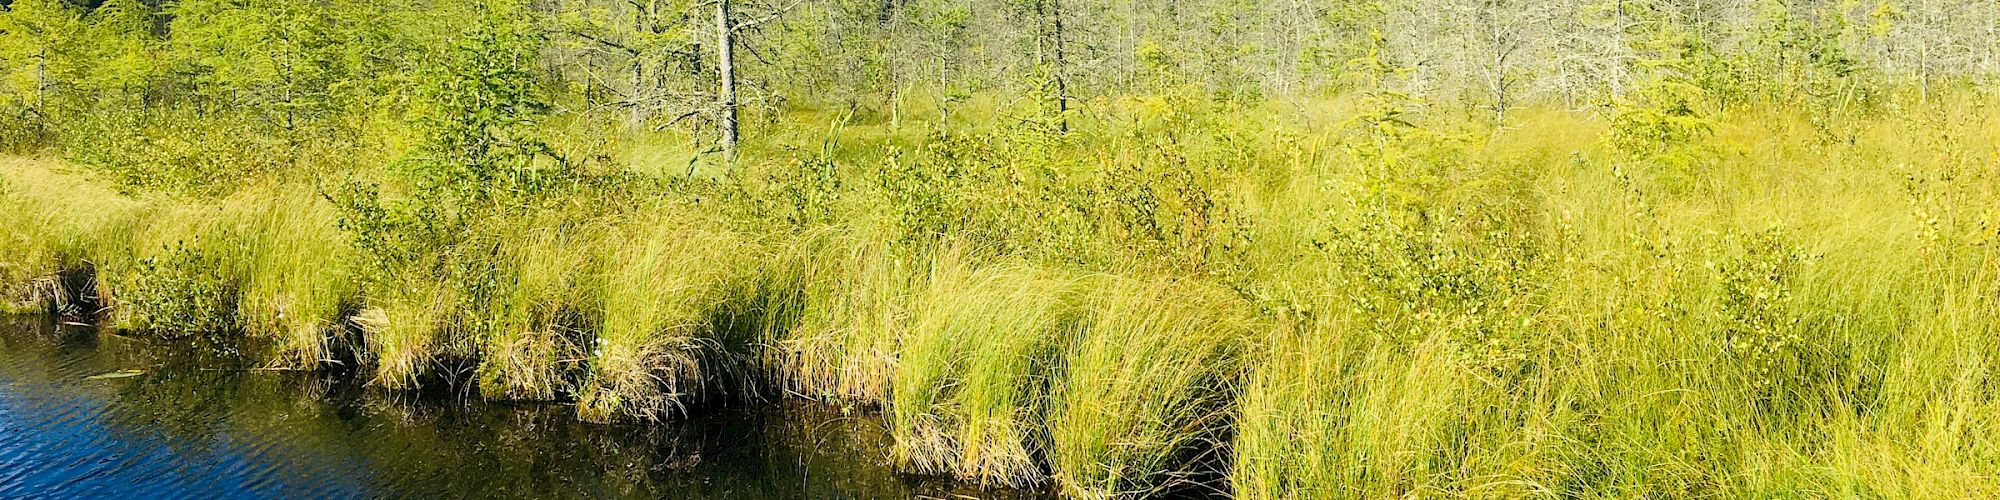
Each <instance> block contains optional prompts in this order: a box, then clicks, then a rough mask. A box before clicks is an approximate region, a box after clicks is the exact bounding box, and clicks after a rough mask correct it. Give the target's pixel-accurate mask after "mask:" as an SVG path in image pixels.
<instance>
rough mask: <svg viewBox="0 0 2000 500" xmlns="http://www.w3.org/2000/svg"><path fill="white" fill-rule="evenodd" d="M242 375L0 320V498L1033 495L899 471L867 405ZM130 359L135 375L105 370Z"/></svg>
mask: <svg viewBox="0 0 2000 500" xmlns="http://www.w3.org/2000/svg"><path fill="white" fill-rule="evenodd" d="M246 368H249V366H248V365H244V364H243V363H242V362H240V361H239V360H236V359H234V358H233V357H230V356H224V355H220V354H215V353H213V352H211V350H206V349H203V350H195V349H189V348H184V347H169V346H165V345H160V344H156V343H151V342H148V341H144V340H137V339H133V338H129V337H124V336H120V335H116V334H114V333H112V332H108V331H104V332H100V331H97V330H93V329H88V328H76V327H60V326H58V325H54V324H51V323H49V322H47V321H44V320H37V319H19V318H15V319H7V318H0V498H40V497H53V498H79V497H93V498H101V497H114V498H132V497H144V498H219V497H220V498H240V497H250V498H260V497H308V498H439V497H442V498H469V497H477V498H492V497H530V498H567V497H648V498H690V499H705V498H748V499H762V498H815V499H818V498H829V499H841V498H1025V497H1037V496H1042V495H1039V494H1030V493H1027V492H992V491H984V492H982V491H978V490H969V489H965V488H964V487H962V486H955V485H954V484H952V483H950V482H948V481H941V480H936V479H929V478H919V477H912V476H907V475H901V474H896V473H895V472H894V471H892V470H890V469H889V467H888V466H887V463H886V459H885V456H884V453H885V450H887V449H888V437H887V434H886V431H885V430H884V429H883V427H882V423H881V419H880V418H879V417H873V416H862V417H847V416H841V415H840V414H838V413H837V412H832V411H827V410H823V409H819V408H818V407H809V406H803V405H790V406H785V407H782V408H775V409H755V410H752V409H737V410H729V409H724V410H714V411H709V412H706V413H703V414H701V415H699V416H698V418H696V419H694V421H693V422H686V423H680V424H662V425H655V426H622V427H621V426H599V425H590V424H583V423H579V422H577V421H576V419H575V418H574V416H573V415H574V413H573V409H572V408H569V407H566V406H561V405H507V404H497V403H479V402H476V401H466V400H465V399H463V398H453V397H449V396H444V397H436V396H433V397H424V398H412V397H397V396H395V395H390V394H384V393H382V392H379V391H371V390H366V389H363V388H361V387H358V386H357V385H356V384H355V383H354V382H352V381H351V380H349V379H348V378H345V377H337V376H326V375H314V374H300V373H286V372H269V371H256V370H247V369H246ZM125 370H139V371H141V373H139V374H136V375H131V376H126V377H122V378H106V377H105V376H106V375H107V374H120V372H121V371H125ZM124 373H126V374H129V373H131V372H124ZM93 378H95V379H93ZM474 399H476V398H474Z"/></svg>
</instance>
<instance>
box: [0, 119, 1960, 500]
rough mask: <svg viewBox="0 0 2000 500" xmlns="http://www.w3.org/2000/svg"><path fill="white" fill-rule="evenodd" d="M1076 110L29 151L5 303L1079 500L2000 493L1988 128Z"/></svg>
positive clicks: (15, 202)
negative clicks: (239, 163)
mask: <svg viewBox="0 0 2000 500" xmlns="http://www.w3.org/2000/svg"><path fill="white" fill-rule="evenodd" d="M1099 106H1100V107H1099V108H1097V111H1096V112H1094V113H1092V114H1088V115H1084V116H1080V117H1077V118H1075V119H1074V122H1073V123H1072V124H1071V129H1070V131H1069V132H1067V133H1056V132H1054V131H1052V130H1044V129H1040V128H1035V127H1010V126H1004V125H1005V123H1006V122H1004V121H1000V120H996V121H993V122H986V123H982V122H972V123H968V124H960V125H957V126H954V127H951V128H931V129H928V130H926V129H925V128H923V127H919V126H917V125H907V124H906V125H901V126H891V125H890V124H887V123H867V122H862V123H853V124H849V125H847V126H846V127H844V128H843V127H835V128H832V129H829V133H828V134H820V133H807V132H796V133H795V135H794V136H782V135H780V136H777V137H775V138H773V139H771V141H770V143H768V144H757V145H750V146H748V149H747V154H746V157H745V159H744V160H743V161H742V162H741V163H740V164H739V166H738V170H736V171H735V172H734V174H732V175H729V176H718V177H714V178H701V177H699V176H698V177H697V178H692V179H688V178H681V177H679V176H664V177H655V176H650V175H644V174H633V173H631V172H628V171H620V172H610V173H602V174H601V175H596V176H593V177H590V178H588V179H583V180H577V181H574V182H573V183H572V184H565V186H569V187H564V188H562V189H560V190H552V191H550V192H552V193H554V194H538V195H532V196H529V195H515V194H507V193H499V192H496V193H481V194H477V195H476V196H475V195H466V196H464V197H460V198H452V199H449V200H444V201H438V200H432V201H431V202H434V203H444V202H446V201H448V202H450V203H453V204H449V205H396V204H394V203H388V202H385V203H383V204H380V205H368V204H361V203H354V202H352V200H353V199H354V198H353V197H351V196H349V195H346V194H342V192H340V191H339V190H338V189H336V188H332V187H328V186H332V185H334V183H333V182H331V181H330V180H326V179H292V178H282V177H278V178H272V179H268V180H265V179H258V180H253V181H251V182H249V183H247V184H245V185H244V186H243V187H241V188H238V189H233V190H230V191H228V192H226V193H221V194H215V195H208V196H199V197H198V196H164V195H158V194H137V195H135V194H127V193H124V192H121V191H119V190H117V189H115V188H114V187H113V186H114V185H115V184H113V183H109V182H106V181H105V180H103V179H101V178H98V177H96V176H94V175H93V174H92V173H91V172H90V171H89V170H87V169H82V168H75V167H70V166H68V165H66V164H65V163H63V162H61V161H55V160H40V159H9V160H4V162H5V163H4V164H0V220H4V221H6V224H5V226H6V227H5V231H4V232H0V279H4V284H5V288H4V290H5V294H6V299H7V302H8V303H9V304H10V307H13V308H17V309H47V308H50V307H52V306H63V305H67V304H85V303H89V304H94V306H92V307H89V308H78V307H67V306H64V307H55V309H57V310H56V311H55V312H58V313H62V314H68V315H71V316H77V317H88V318H96V319H100V320H103V321H109V322H114V323H117V324H119V325H121V326H125V327H128V328H132V329H136V330H144V331H149V332H153V333H154V334H156V335H160V336H164V337H170V338H172V337H177V336H187V335H243V336H248V337H253V338H261V339H267V340H268V341H269V342H268V344H269V345H270V346H271V347H270V351H271V352H269V353H265V354H264V355H266V356H268V359H269V360H270V363H272V365H273V366H277V367H285V368H294V369H355V370H357V375H356V376H359V377H364V378H366V379H368V380H370V381H372V383H373V384H375V385H377V386H380V387H382V388H384V389H385V390H405V389H412V388H417V387H423V386H426V385H452V386H456V387H464V386H465V384H471V385H473V386H476V387H477V391H478V393H479V394H482V395H484V396H485V397H488V398H494V399H512V400H564V401H574V402H575V403H576V408H577V409H578V413H579V417H581V418H584V419H588V420H593V421H616V420H649V419H653V420H657V419H673V418H698V414H699V412H700V408H701V407H702V406H704V405H716V404H750V403H754V402H758V401H770V400H774V399H777V398H805V399H813V400H819V401H823V402H826V403H829V404H832V405H836V406H839V407H843V408H847V409H850V410H852V411H857V412H878V413H879V414H880V415H882V418H884V419H885V420H886V421H887V422H888V424H889V427H890V429H891V430H892V433H893V436H894V438H895V439H894V443H893V446H892V449H891V450H888V452H889V453H888V454H889V456H890V457H891V458H892V460H894V461H895V462H896V463H897V464H898V465H899V466H900V467H902V468H904V469H905V470H909V471H912V472H918V473H927V474H940V475H952V476H957V477H959V478H962V479H964V480H967V481H973V482H978V483H981V484H987V485H994V486H1012V487H1049V488H1056V489H1059V490H1060V491H1063V492H1065V493H1066V494H1068V495H1071V496H1075V497H1080V498H1108V497H1128V496H1147V495H1153V494H1161V493H1167V492H1226V493H1231V494H1234V495H1236V496H1241V497H1246V498H1345V497H1383V496H1403V495H1415V496H1471V497H1520V496H1838V497H1850V496H1891V497H1937V496H1947V497H1966V496H1987V495H1996V494H2000V476H1996V474H1995V472H1994V471H1996V470H2000V441H1996V440H1995V436H2000V377H1996V376H1995V373H1997V372H2000V329H1996V324H1995V323H1994V320H1993V319H1992V318H1994V317H1995V313H1996V312H2000V310H1996V306H2000V250H1996V248H1995V247H1994V244H1995V243H1996V237H1995V234H1996V233H1995V232H1996V230H2000V218H1996V217H2000V210H1996V205H1995V202H1994V200H2000V193H1996V192H1995V190H1996V189H2000V188H1996V186H2000V183H1996V181H2000V179H1996V178H1995V176H1996V175H2000V123H1996V122H1994V121H1993V120H1992V118H1991V116H1990V115H1991V113H1990V112H1988V111H1986V109H1987V108H1986V107H1985V104H1984V103H1983V101H1978V100H1976V99H1973V98H1966V99H1963V100H1960V101H1956V102H1954V103H1953V104H1952V105H1944V104H1943V103H1941V102H1934V103H1931V104H1927V105H1926V106H1929V107H1925V108H1922V109H1907V110H1901V111H1900V112H1889V111H1886V110H1884V111H1879V112H1865V113H1864V112H1841V113H1833V112H1815V111H1801V110H1796V109H1789V108H1783V107H1778V106H1771V107H1768V108H1764V107H1756V106H1742V107H1737V108H1734V109H1731V110H1729V111H1727V112H1719V113H1717V114H1714V115H1711V116H1707V117H1704V118H1702V120H1703V123H1704V124H1703V125H1702V127H1700V128H1699V129H1689V130H1685V131H1683V132H1685V133H1676V134H1655V135H1652V136H1645V137H1642V138H1640V139H1633V138H1632V137H1631V135H1632V134H1633V133H1634V132H1633V131H1634V130H1655V131H1657V130H1659V129H1658V128H1657V127H1656V128H1653V129H1644V128H1643V127H1637V126H1635V125H1633V124H1631V123H1629V122H1628V121H1629V119H1630V116H1631V115H1629V114H1620V115H1618V118H1616V119H1604V118H1600V117H1597V116H1594V115H1591V114H1587V113H1577V112H1569V111H1559V110H1531V111H1519V112H1517V113H1516V114H1515V115H1514V116H1515V120H1518V122H1517V123H1511V124H1510V125H1509V126H1508V127H1506V128H1504V129H1501V130H1491V129H1485V128H1477V127H1475V128H1468V129H1459V128H1452V127H1451V126H1447V125H1443V124H1431V125H1427V126H1419V125H1417V124H1412V123H1411V122H1409V121H1405V120H1402V119H1400V118H1397V116H1396V115H1395V114H1394V113H1392V112H1389V110H1391V108H1390V107H1388V106H1384V105H1382V104H1381V103H1379V102H1374V101H1366V100H1361V99H1356V100H1352V101H1337V102H1326V103H1318V104H1314V105H1312V106H1309V107H1304V108H1288V109H1279V108H1276V107H1272V108H1243V107H1231V106H1217V105H1203V104H1200V103H1187V102H1169V101H1166V100H1157V99H1154V100H1149V99H1130V100H1125V101H1118V102H1105V103H1099ZM1913 106H1915V105H1913ZM802 113H803V112H802ZM912 120H915V118H912ZM799 121H800V122H801V123H806V122H815V121H826V120H821V119H820V117H816V116H815V117H808V118H800V119H799ZM838 123H841V122H836V124H838ZM1661 126H1663V127H1665V126H1673V125H1672V124H1671V123H1670V124H1667V125H1661ZM836 135H837V136H836ZM364 172H366V170H364ZM364 175H365V174H364ZM510 182H511V181H510ZM522 182H526V181H522ZM535 182H543V181H535ZM564 182H571V181H564ZM522 185H530V184H522ZM392 187H393V186H392ZM524 189H525V188H524ZM380 196H382V197H383V199H387V200H397V199H416V198H415V197H417V196H419V195H416V194H406V193H398V192H396V191H395V190H394V189H388V190H385V192H384V193H382V194H380ZM398 197H403V198H398ZM399 206H401V207H404V208H408V207H416V208H414V209H410V210H416V211H413V212H411V213H413V214H417V215H420V216H421V217H416V216H413V217H407V218H403V219H398V218H397V217H398V216H396V215H395V214H389V215H381V214H372V215H371V213H370V212H368V211H367V210H368V209H369V208H370V207H391V208H392V209H393V208H395V207H399ZM437 206H444V207H447V208H449V209H448V210H442V211H435V212H424V211H422V210H433V209H435V207H437ZM468 207H470V208H468ZM392 211H393V210H392ZM424 217H431V218H432V219H434V220H439V221H445V222H444V223H440V224H438V225H437V227H429V226H423V225H421V223H422V222H423V221H424V220H426V219H424ZM380 221H390V222H383V224H391V223H393V224H400V225H393V226H392V227H391V229H387V230H383V229H380V228H375V229H371V227H372V226H369V225H368V224H372V223H377V222H380ZM385 227H389V226H385ZM399 238H406V239H410V240H409V241H402V240H399ZM409 248H418V249H420V250H421V251H405V249H409ZM84 271H88V272H84ZM79 276H87V277H88V278H89V279H87V280H86V279H77V277H79ZM86 285H87V286H86ZM86 298H90V300H85V299H86Z"/></svg>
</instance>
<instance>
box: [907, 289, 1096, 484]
mask: <svg viewBox="0 0 2000 500" xmlns="http://www.w3.org/2000/svg"><path fill="white" fill-rule="evenodd" d="M925 282H926V283H925V285H924V286H925V288H924V289H923V290H922V292H921V293H920V294H918V295H917V296H916V298H915V304H914V305H913V306H912V312H911V316H910V319H909V322H910V323H909V327H908V329H907V330H905V331H906V332H907V333H906V335H907V338H906V339H905V340H904V341H903V342H902V346H901V349H900V351H899V355H898V356H897V365H896V373H895V378H894V387H895V393H894V399H893V400H892V402H891V403H892V404H891V405H890V413H891V414H892V418H891V421H892V423H891V430H892V431H893V435H894V437H895V438H896V446H895V449H894V456H895V458H896V459H897V460H898V461H899V462H900V463H902V464H904V465H905V466H906V467H908V468H909V469H910V470H914V471H918V472H924V473H930V474H951V475H956V476H958V477H960V478H963V479H967V480H972V481H977V482H980V483H983V484H994V485H1001V486H1009V487H1026V486H1033V485H1036V484H1038V483H1040V482H1041V481H1043V480H1044V479H1046V477H1047V471H1046V470H1045V468H1044V467H1043V466H1042V465H1041V463H1040V462H1039V461H1038V459H1039V457H1041V456H1042V455H1043V451H1042V446H1043V444H1044V443H1043V442H1042V439H1041V438H1040V435H1041V433H1040V432H1038V431H1039V429H1040V425H1041V416H1042V414H1043V412H1044V408H1043V404H1044V402H1045V401H1046V400H1047V388H1048V387H1049V382H1050V380H1049V379H1048V377H1049V373H1050V368H1051V367H1052V366H1053V365H1054V364H1055V359H1054V358H1055V357H1056V356H1057V355H1058V348H1059V347H1060V346H1061V345H1062V344H1063V343H1064V342H1065V341H1066V340H1067V337H1068V336H1069V335H1070V334H1071V333H1072V332H1073V330H1074V328H1075V322H1076V316H1077V314H1078V311H1077V309H1078V304H1077V301H1078V293H1077V292H1078V290H1077V287H1076V284H1077V282H1076V280H1074V279H1069V278H1065V277H1063V276H1061V275H1060V274H1058V273H1055V272H1052V271H1048V270H1045V269H1040V268H1036V267H1032V266H1005V265H1003V266H998V267H989V268H984V269H971V268H969V267H968V266H967V264H966V263H965V262H963V261H962V260H960V258H959V257H958V256H957V253H956V252H947V253H946V254H944V255H943V256H942V257H940V258H939V259H938V260H937V261H936V262H935V263H934V264H933V265H932V269H931V272H930V273H929V274H928V275H927V276H926V279H925Z"/></svg>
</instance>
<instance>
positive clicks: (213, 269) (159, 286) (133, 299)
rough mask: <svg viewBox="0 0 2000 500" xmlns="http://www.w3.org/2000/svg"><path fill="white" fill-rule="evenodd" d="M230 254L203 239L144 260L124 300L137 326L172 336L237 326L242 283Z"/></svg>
mask: <svg viewBox="0 0 2000 500" xmlns="http://www.w3.org/2000/svg"><path fill="white" fill-rule="evenodd" d="M230 264H231V262H230V261H229V260H228V257H226V256H224V255H222V254H221V253H220V251H219V250H216V249H212V248H205V247H204V246H203V245H202V242H199V241H196V242H176V243H174V245H173V246H171V247H168V248H167V249H165V250H164V251H163V252H162V253H161V254H160V255H159V256H155V257H146V258H142V259H139V261H138V266H137V269H134V270H133V271H132V277H131V278H130V282H129V283H126V284H125V286H123V287H121V288H120V292H119V295H118V298H119V300H120V301H121V302H122V303H123V304H125V307H129V308H131V309H132V311H131V312H130V313H129V314H130V321H131V322H132V324H133V325H134V326H138V327H140V328H143V329H146V330H150V331H153V332H157V333H159V334H161V335H166V336H170V337H176V336H189V335H201V334H220V333H224V332H229V331H231V330H234V329H235V328H237V324H236V318H237V317H236V301H237V298H238V297H239V296H240V294H241V292H240V288H241V284H240V283H238V282H237V281H236V279H235V278H236V277H235V276H234V275H233V273H232V272H231V271H233V270H232V269H231V268H230Z"/></svg>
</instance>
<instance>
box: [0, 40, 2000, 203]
mask: <svg viewBox="0 0 2000 500" xmlns="http://www.w3.org/2000/svg"><path fill="white" fill-rule="evenodd" d="M0 6H4V8H5V12H4V15H0V74H4V75H5V79H4V81H3V82H0V83H4V86H0V113H4V115H0V116H4V117H5V125H4V127H5V130H6V131H7V133H6V134H5V136H4V137H5V139H6V142H7V143H9V145H11V146H13V147H14V148H17V149H19V148H25V147H34V146H40V145H47V144H49V143H52V142H55V141H56V140H57V139H58V136H62V137H66V138H69V139H73V140H115V139H114V137H116V136H120V135H121V134H115V133H109V132H108V130H109V129H132V128H135V127H137V126H140V125H156V124H157V123H158V122H161V121H166V120H173V119H184V118H187V116H184V115H193V116H194V117H198V118H199V119H200V120H202V121H203V122H204V123H217V122H219V121H229V122H232V123H235V124H236V125H237V126H238V128H230V129H226V130H229V131H228V132H217V133H216V134H217V136H216V137H213V138H212V139H228V140H231V141H251V140H255V141H264V142H269V143H271V144H273V145H281V146H286V148H285V149H283V150H285V151H292V152H293V153H292V154H290V155H286V156H285V157H286V158H294V157H310V156H312V154H311V153H306V152H304V151H308V150H309V149H310V148H309V144H307V143H311V142H323V141H325V140H326V139H328V138H336V139H339V140H348V141H350V142H351V140H353V139H356V138H358V137H359V136H360V135H362V134H361V132H360V131H363V130H366V129H367V127H368V126H370V125H371V124H374V125H379V124H395V123H398V122H400V121H401V120H403V119H404V118H405V116H406V115H407V114H408V113H410V112H411V111H413V110H416V109H419V108H423V107H425V106H428V105H431V104H435V103H431V102H429V101H426V100H425V99H424V96H425V95H426V93H427V91H426V88H425V86H426V85H429V84H431V83H433V82H435V81H437V80H439V76H438V73H439V72H447V71H453V70H455V69H456V70H468V71H489V70H491V71H500V70H504V71H503V72H520V73H522V74H523V76H524V78H522V79H521V80H520V81H519V82H518V83H519V84H521V85H524V86H525V87H524V88H522V89H520V90H521V91H523V92H528V93H530V94H533V95H532V96H530V97H532V99H531V101H532V102H534V103H536V104H537V106H535V107H534V109H532V110H528V111H534V112H535V113H537V114H552V115H554V116H562V117H574V118H578V119H581V120H584V121H588V122H592V123H603V124H607V125H617V126H620V127H624V128H626V129H630V130H659V129H669V128H671V129H675V130H679V131H683V132H686V133H689V134H692V135H693V136H694V137H695V138H696V139H698V140H699V141H701V144H703V145H705V147H708V149H712V150H714V151H715V152H726V151H729V150H733V147H732V144H733V141H734V136H735V134H736V131H737V130H738V129H740V128H741V127H742V126H744V125H740V124H739V123H740V122H748V126H751V127H753V128H755V127H759V126H762V125H763V124H768V123H771V122H773V121H775V120H776V118H777V117H778V115H779V113H780V112H781V110H783V109H787V107H788V106H793V107H797V106H807V107H818V108H832V109H842V108H844V109H848V110H852V111H854V112H857V113H860V114H863V115H864V118H879V119H882V120H885V121H889V122H892V123H894V122H899V121H901V120H902V119H903V118H904V117H905V116H907V115H910V114H912V113H923V114H925V115H928V116H939V117H949V116H950V115H951V113H952V112H953V111H955V110H956V109H958V108H960V107H962V106H965V105H967V103H968V102H969V101H974V100H976V99H975V98H976V97H993V96H998V97H995V99H998V100H1001V101H1003V102H1005V103H1010V104H1015V105H1021V104H1032V105H1038V106H1044V107H1046V108H1049V109H1050V110H1052V114H1055V115H1060V114H1061V113H1064V112H1070V111H1073V110H1074V109H1076V108H1080V107H1082V103H1086V102H1088V101H1090V100H1092V99H1098V98H1104V97H1111V96H1119V95H1128V94H1154V93H1169V92H1171V93H1182V94H1192V95H1197V96H1202V97H1205V98H1212V99H1216V100H1222V101H1235V102H1245V103H1254V102H1262V101H1268V100H1273V99H1278V100H1299V99H1310V98H1318V97H1324V96H1327V95H1330V94H1337V93H1341V92H1345V91H1352V90H1356V89H1391V90H1395V91H1398V92H1400V93H1402V94H1405V95H1408V96H1410V97H1412V98H1413V99H1412V101H1413V102H1420V103H1425V104H1427V105H1430V106H1432V107H1435V108H1437V109H1441V110H1447V111H1452V112H1465V113H1469V114H1470V115H1472V116H1479V117H1483V118H1487V119H1490V120H1494V121H1499V122H1504V121H1505V119H1506V115H1507V113H1508V112H1509V111H1510V110H1512V109H1516V108H1518V107H1520V106H1523V105H1526V104H1531V103H1548V102H1554V103H1560V104H1562V105H1565V106H1568V107H1571V108H1577V109H1584V108H1593V107H1607V106H1615V105H1617V104H1618V103H1619V102H1621V101H1622V100H1631V99H1633V98H1634V97H1633V96H1635V95H1647V94H1648V92H1649V89H1653V90H1657V89H1660V88H1668V87H1671V88H1673V89H1674V90H1673V91H1674V92H1685V91H1698V92H1701V93H1703V97H1704V100H1703V102H1705V103H1722V104H1725V105H1726V104H1727V103H1728V102H1732V101H1742V100H1749V99H1763V98H1777V99H1820V100H1838V101H1841V102H1843V103H1851V102H1864V103H1865V102H1867V101H1868V100H1870V99H1879V98H1880V97H1881V96H1880V95H1879V94H1881V93H1883V92H1886V90H1885V89H1892V88H1900V89H1911V91H1912V92H1913V93H1915V94H1918V97H1919V98H1924V97H1926V96H1928V94H1930V93H1932V92H1935V91H1937V90H1938V88H1940V87H1965V86H1972V87H1976V88H1981V89H1985V88H1989V87H1990V86H1991V85H1992V84H1993V83H1994V82H1995V80H1994V78H1995V77H1996V76H2000V4H1995V3H1994V2H1990V1H1978V0H1714V1H1708V0H1703V1H1689V0H1562V1H1518V0H1388V1H1371V2H1360V1H1339V2H1306V1H1245V0H1187V1H1181V0H1176V1H1151V0H792V1H786V0H728V1H715V0H705V1H694V0H616V1H611V0H534V1H528V0H483V1H479V2H440V1H426V0H391V1H367V2H363V1H351V0H257V1H233V0H184V1H160V0H102V1H99V0H16V1H11V2H4V3H0ZM455 49H466V50H472V51H478V52H481V53H482V54H484V56H480V57H474V59H479V60H480V61H478V62H477V63H475V64H474V66H476V68H468V67H465V66H463V65H458V66H454V64H453V63H452V62H451V61H449V60H448V59H450V58H449V57H447V55H448V54H451V53H453V51H454V50H455ZM488 56H490V57H488ZM431 90H436V91H438V92H431V94H448V93H450V92H451V90H450V89H431ZM134 120H141V121H143V123H139V122H135V121H134ZM93 122H104V123H93ZM1059 125H1066V123H1065V124H1059ZM208 128H209V129H210V130H225V129H217V128H215V127H208ZM63 131H69V133H63ZM245 132H254V133H245ZM123 135H129V134H123ZM80 137H87V138H90V139H84V138H80ZM191 142H214V141H191ZM223 142H228V141H223ZM154 147H161V148H167V147H184V148H194V149H201V148H210V147H212V146H201V145H194V144H189V145H154ZM85 149H101V148H85ZM229 149H241V148H229ZM220 152H222V151H220V150H219V149H218V150H217V151H208V150H205V149H204V150H201V151H192V150H191V151H178V152H175V154H169V155H166V156H188V157H193V156H202V155H203V153H220ZM236 160H246V159H244V158H234V159H231V160H230V161H228V163H232V164H233V163H240V162H238V161H236ZM189 161H192V160H189ZM263 161H264V162H287V161H291V160H290V159H278V158H271V159H264V160H263ZM176 168H189V167H186V166H184V165H181V166H177V167H176ZM124 170H134V169H131V168H128V169H124Z"/></svg>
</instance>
